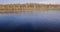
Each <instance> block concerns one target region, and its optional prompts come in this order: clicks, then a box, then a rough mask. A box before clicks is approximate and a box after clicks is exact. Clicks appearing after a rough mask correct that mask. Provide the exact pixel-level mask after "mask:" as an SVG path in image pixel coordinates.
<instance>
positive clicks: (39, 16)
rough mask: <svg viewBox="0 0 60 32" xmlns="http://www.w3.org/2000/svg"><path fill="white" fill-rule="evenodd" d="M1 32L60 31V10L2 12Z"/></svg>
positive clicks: (0, 16) (0, 20) (0, 19)
mask: <svg viewBox="0 0 60 32" xmlns="http://www.w3.org/2000/svg"><path fill="white" fill-rule="evenodd" d="M0 31H1V32H60V11H59V10H54V11H53V10H50V11H32V12H20V13H17V14H16V13H11V14H0Z"/></svg>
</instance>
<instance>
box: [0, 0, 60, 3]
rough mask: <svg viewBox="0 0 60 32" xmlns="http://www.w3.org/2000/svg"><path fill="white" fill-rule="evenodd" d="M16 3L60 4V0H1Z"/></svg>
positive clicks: (1, 1)
mask: <svg viewBox="0 0 60 32" xmlns="http://www.w3.org/2000/svg"><path fill="white" fill-rule="evenodd" d="M16 3H20V4H24V3H43V4H60V0H0V4H16Z"/></svg>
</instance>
